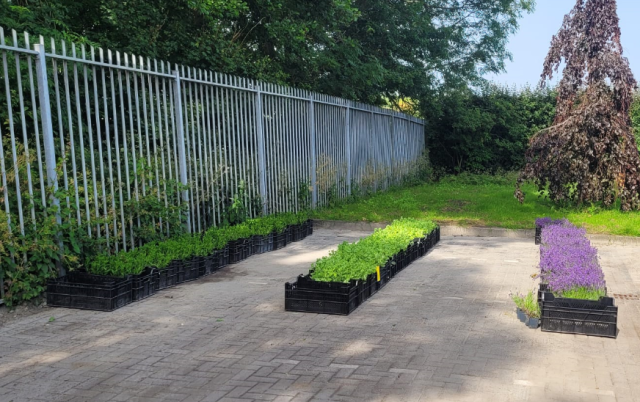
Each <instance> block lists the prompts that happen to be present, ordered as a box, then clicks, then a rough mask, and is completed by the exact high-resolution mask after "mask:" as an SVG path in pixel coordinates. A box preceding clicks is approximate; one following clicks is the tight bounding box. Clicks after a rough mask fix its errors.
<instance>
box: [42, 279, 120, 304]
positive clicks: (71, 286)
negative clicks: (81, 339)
mask: <svg viewBox="0 0 640 402" xmlns="http://www.w3.org/2000/svg"><path fill="white" fill-rule="evenodd" d="M131 298H132V292H131V276H127V277H126V278H114V277H110V276H101V275H91V274H88V273H84V272H69V273H68V274H67V275H65V276H62V277H60V278H58V279H53V280H49V281H48V282H47V305H49V306H53V307H67V308H77V309H83V310H95V311H113V310H116V309H118V308H120V307H123V306H126V305H127V304H129V303H131V302H132V299H131Z"/></svg>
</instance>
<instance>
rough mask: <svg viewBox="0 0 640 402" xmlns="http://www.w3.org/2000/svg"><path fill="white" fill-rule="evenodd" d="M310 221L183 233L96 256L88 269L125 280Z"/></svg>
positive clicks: (296, 217) (276, 220) (277, 218)
mask: <svg viewBox="0 0 640 402" xmlns="http://www.w3.org/2000/svg"><path fill="white" fill-rule="evenodd" d="M307 219H308V214H307V213H300V214H292V213H288V214H281V215H270V216H266V217H263V218H256V219H250V220H247V221H246V222H243V223H240V224H237V225H233V226H225V227H212V228H210V229H208V230H206V231H205V232H203V233H201V234H182V235H179V236H176V237H173V238H171V239H168V240H164V241H156V242H151V243H147V244H145V245H143V246H141V247H138V248H136V249H134V250H131V251H127V252H121V253H118V254H116V255H97V256H95V257H93V258H92V259H91V260H90V261H89V262H88V264H87V270H88V271H89V272H91V273H93V274H97V275H109V276H117V277H123V276H126V275H132V274H133V275H135V274H139V273H141V272H142V271H143V270H144V269H145V268H147V267H155V268H158V269H164V268H166V267H167V266H168V265H169V263H170V262H171V261H174V260H189V259H191V258H193V257H195V256H200V257H204V256H208V255H211V254H213V252H214V251H216V250H220V249H222V248H224V247H225V245H227V244H228V243H229V242H230V241H234V240H238V239H246V238H250V237H251V236H254V235H262V236H264V235H268V234H270V233H273V232H278V231H280V232H281V231H282V230H284V229H285V228H286V227H287V226H288V225H294V224H298V223H302V222H304V221H306V220H307Z"/></svg>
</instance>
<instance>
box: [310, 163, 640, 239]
mask: <svg viewBox="0 0 640 402" xmlns="http://www.w3.org/2000/svg"><path fill="white" fill-rule="evenodd" d="M513 183H515V177H513V176H512V175H508V176H497V177H493V176H473V175H465V176H458V177H447V178H445V179H443V180H442V181H440V182H438V183H433V184H425V185H421V186H417V187H410V188H401V189H393V190H390V191H388V192H386V193H381V194H378V195H374V196H371V197H367V198H364V199H361V200H358V201H356V202H352V203H347V204H342V205H339V206H336V207H330V208H325V209H322V210H320V211H317V212H316V215H315V216H316V218H317V219H326V220H342V221H352V222H355V221H366V222H387V221H392V220H393V219H397V218H401V217H411V218H424V219H432V220H434V221H437V222H439V223H441V224H456V225H460V226H487V227H503V228H510V229H532V228H533V227H534V220H535V219H536V218H537V217H543V216H550V217H552V218H563V217H566V218H567V219H569V220H570V221H571V222H572V223H574V224H576V225H578V226H583V227H585V228H587V231H588V232H589V233H606V234H615V235H624V236H640V212H631V213H623V212H620V211H619V210H617V209H611V210H607V209H602V208H598V207H583V208H577V207H568V208H563V207H559V206H557V205H555V204H553V203H552V202H551V201H549V200H546V199H544V198H543V197H542V196H539V195H538V194H537V192H536V190H535V187H533V186H525V187H524V188H523V189H524V191H525V193H526V195H527V197H526V200H525V202H524V204H522V205H521V204H520V203H519V202H518V201H517V200H516V199H515V198H514V197H513V190H514V184H513Z"/></svg>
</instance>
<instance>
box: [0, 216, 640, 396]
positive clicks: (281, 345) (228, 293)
mask: <svg viewBox="0 0 640 402" xmlns="http://www.w3.org/2000/svg"><path fill="white" fill-rule="evenodd" d="M365 235H367V233H363V232H345V231H342V232H341V231H334V230H322V229H320V230H317V231H316V232H315V233H314V235H313V236H311V237H308V238H306V239H305V240H303V241H301V242H297V243H293V244H291V245H289V246H287V247H286V248H285V249H282V250H278V251H275V252H272V253H268V254H263V255H260V256H254V257H252V258H250V259H248V260H246V261H244V262H242V263H240V264H236V265H233V266H230V267H227V268H225V269H224V270H222V271H221V272H219V273H216V274H214V275H211V276H209V277H207V278H203V279H201V280H199V281H195V282H192V283H188V284H184V285H181V286H178V287H176V288H173V289H168V290H165V291H163V292H160V293H159V294H158V295H156V296H154V297H152V298H149V299H146V300H144V301H142V302H138V303H134V304H131V305H129V306H126V307H124V308H122V309H120V310H117V311H114V312H111V313H100V312H91V311H80V310H67V309H52V308H47V309H43V311H42V312H41V313H38V314H35V315H33V316H29V317H25V319H23V320H16V321H12V322H10V323H7V324H5V325H4V326H3V327H0V339H2V342H0V401H3V402H4V401H14V402H18V401H26V402H31V401H196V402H200V401H208V402H213V401H291V402H311V401H373V402H382V401H402V402H406V401H528V400H532V401H543V400H544V401H547V400H548V401H603V402H608V401H619V402H622V401H637V402H640V381H638V378H640V300H634V299H633V298H630V299H627V300H617V304H618V306H619V329H620V333H619V336H618V338H617V339H615V340H613V339H604V338H595V337H585V336H575V335H566V334H550V333H543V332H541V331H540V330H535V331H534V330H530V329H528V328H526V327H525V326H524V325H523V324H521V323H520V322H519V321H518V320H517V319H516V317H515V312H514V309H513V305H512V303H511V301H510V299H509V296H508V294H509V292H510V291H516V290H519V291H527V290H529V289H532V288H533V287H534V282H533V281H532V280H531V279H530V274H532V273H535V272H536V266H537V264H538V258H539V257H538V256H539V251H538V247H536V246H535V245H534V244H533V241H532V240H531V241H529V240H522V239H504V238H460V237H456V238H453V237H448V238H447V237H445V238H443V239H442V242H441V243H440V244H439V245H438V246H437V247H436V248H435V249H434V250H432V251H431V252H430V253H429V254H428V255H427V256H425V257H423V258H422V259H420V260H418V261H416V262H414V263H413V264H412V265H411V266H409V267H408V268H406V269H405V270H404V271H403V272H401V273H400V274H399V275H397V276H396V278H394V280H393V281H392V282H391V283H390V284H389V285H388V286H386V287H385V288H384V289H383V290H382V291H380V292H378V293H377V294H376V295H375V296H374V297H373V298H372V299H370V300H369V301H367V302H366V303H365V304H364V305H362V306H361V307H359V308H358V309H357V310H356V311H355V312H354V313H353V314H352V315H351V316H349V317H341V316H324V315H314V314H303V313H287V312H285V311H284V292H283V287H284V286H283V283H284V282H286V281H292V280H295V277H296V276H297V275H298V274H300V273H304V272H306V271H307V270H308V267H309V264H310V263H311V262H312V261H314V260H315V259H316V258H319V257H321V256H324V255H326V254H327V253H328V251H329V250H331V248H333V247H335V246H336V245H337V244H339V243H340V242H342V241H354V240H356V239H358V238H359V237H362V236H365ZM596 245H597V246H598V247H599V251H600V256H601V263H602V266H603V268H604V271H605V275H606V279H607V286H608V289H609V292H610V293H616V294H632V295H638V294H640V264H638V263H637V256H638V255H639V252H640V247H639V246H629V245H625V246H623V245H615V244H606V243H603V244H597V243H596ZM51 316H54V317H55V318H56V320H55V321H53V322H49V317H51Z"/></svg>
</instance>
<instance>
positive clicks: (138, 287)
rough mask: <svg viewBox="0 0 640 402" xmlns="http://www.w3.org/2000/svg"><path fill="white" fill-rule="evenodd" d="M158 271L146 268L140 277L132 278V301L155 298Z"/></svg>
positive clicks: (134, 276) (133, 276)
mask: <svg viewBox="0 0 640 402" xmlns="http://www.w3.org/2000/svg"><path fill="white" fill-rule="evenodd" d="M157 276H158V270H157V269H155V268H146V269H145V270H144V271H142V272H141V273H140V274H139V275H132V276H131V300H132V301H139V300H143V299H146V298H147V297H149V296H153V295H154V294H155V293H156V292H157V291H158V289H157V287H156V278H157Z"/></svg>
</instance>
